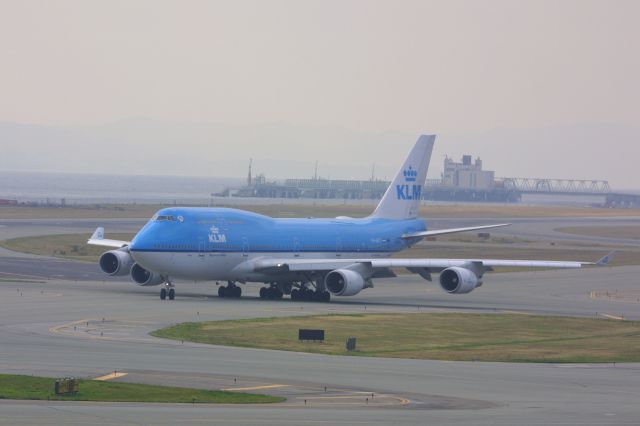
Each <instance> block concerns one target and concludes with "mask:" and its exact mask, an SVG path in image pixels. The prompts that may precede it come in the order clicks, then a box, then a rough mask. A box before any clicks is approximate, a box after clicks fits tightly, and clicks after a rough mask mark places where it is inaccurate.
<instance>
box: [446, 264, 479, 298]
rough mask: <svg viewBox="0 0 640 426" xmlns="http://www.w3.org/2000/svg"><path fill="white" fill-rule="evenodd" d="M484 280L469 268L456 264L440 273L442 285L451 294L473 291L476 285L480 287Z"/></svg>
mask: <svg viewBox="0 0 640 426" xmlns="http://www.w3.org/2000/svg"><path fill="white" fill-rule="evenodd" d="M481 285H482V281H481V280H480V279H479V278H478V276H477V275H476V274H475V273H474V272H473V271H470V270H469V269H466V268H460V267H458V266H454V267H451V268H448V269H445V270H444V271H442V272H441V273H440V286H441V287H442V289H443V290H444V291H446V292H447V293H451V294H466V293H471V292H472V291H473V289H475V288H476V287H480V286H481Z"/></svg>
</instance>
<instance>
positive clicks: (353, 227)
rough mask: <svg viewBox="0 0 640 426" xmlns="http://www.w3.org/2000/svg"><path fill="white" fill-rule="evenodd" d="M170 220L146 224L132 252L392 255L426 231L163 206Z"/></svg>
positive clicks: (405, 225)
mask: <svg viewBox="0 0 640 426" xmlns="http://www.w3.org/2000/svg"><path fill="white" fill-rule="evenodd" d="M158 215H161V216H173V217H174V218H175V219H176V220H172V221H153V220H152V221H149V222H148V223H147V224H146V225H145V226H144V227H143V228H142V229H141V230H140V232H139V233H138V234H137V235H136V237H135V238H134V239H133V241H132V242H131V245H130V249H131V250H132V251H157V252H193V253H203V252H207V253H209V252H210V253H234V252H265V253H267V252H279V253H281V252H294V253H296V252H300V253H310V252H314V253H315V252H331V253H335V252H339V253H344V252H395V251H399V250H403V249H405V248H407V246H408V242H407V241H406V240H405V239H403V238H401V236H402V235H404V234H407V233H413V232H420V231H424V230H426V225H425V223H424V221H423V220H422V219H408V220H392V219H380V218H363V219H352V218H344V219H275V218H270V217H268V216H263V215H260V214H257V213H252V212H247V211H243V210H236V209H227V208H168V209H163V210H160V211H159V212H158Z"/></svg>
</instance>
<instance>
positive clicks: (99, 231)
mask: <svg viewBox="0 0 640 426" xmlns="http://www.w3.org/2000/svg"><path fill="white" fill-rule="evenodd" d="M103 239H104V228H103V227H102V226H98V227H97V228H96V230H95V231H93V234H91V238H89V240H103Z"/></svg>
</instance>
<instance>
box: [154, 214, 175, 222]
mask: <svg viewBox="0 0 640 426" xmlns="http://www.w3.org/2000/svg"><path fill="white" fill-rule="evenodd" d="M151 220H153V221H155V222H175V221H176V218H175V216H171V215H155V216H153V217H152V218H151Z"/></svg>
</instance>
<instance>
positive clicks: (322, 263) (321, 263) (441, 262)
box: [253, 251, 616, 272]
mask: <svg viewBox="0 0 640 426" xmlns="http://www.w3.org/2000/svg"><path fill="white" fill-rule="evenodd" d="M615 254H616V252H615V251H613V252H611V253H609V254H607V255H606V256H604V257H603V258H602V259H600V260H598V261H596V262H568V261H553V260H502V259H274V258H260V259H256V260H254V261H253V269H254V270H256V271H263V272H268V271H269V270H273V272H282V271H286V270H289V271H332V270H334V269H340V268H345V267H348V266H351V265H356V264H365V265H367V266H370V267H371V268H373V269H374V270H375V269H388V268H406V269H409V270H410V271H411V272H419V271H424V270H428V271H431V272H439V271H442V270H444V269H447V268H451V267H454V266H457V267H463V268H464V267H467V268H468V267H471V266H473V267H482V268H483V270H484V271H492V270H493V269H494V268H499V267H523V268H558V269H575V268H581V267H583V266H588V265H595V266H604V265H608V264H609V263H610V262H611V260H612V259H613V257H614V256H615Z"/></svg>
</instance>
